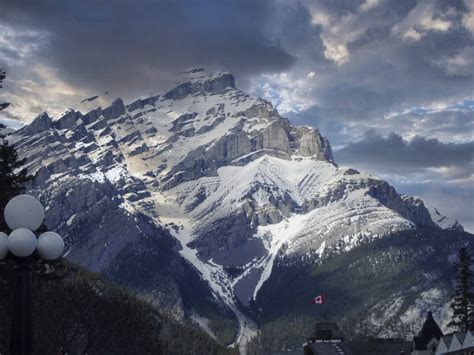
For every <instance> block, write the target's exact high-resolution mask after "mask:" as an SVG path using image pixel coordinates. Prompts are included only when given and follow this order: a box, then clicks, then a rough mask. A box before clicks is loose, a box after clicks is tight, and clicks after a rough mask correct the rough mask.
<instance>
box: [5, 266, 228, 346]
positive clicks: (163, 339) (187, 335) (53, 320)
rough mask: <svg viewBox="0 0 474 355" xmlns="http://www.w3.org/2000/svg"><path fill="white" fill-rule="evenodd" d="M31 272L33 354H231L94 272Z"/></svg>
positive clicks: (8, 293)
mask: <svg viewBox="0 0 474 355" xmlns="http://www.w3.org/2000/svg"><path fill="white" fill-rule="evenodd" d="M11 266H12V265H11V263H8V262H2V263H1V264H0V353H2V354H8V345H9V329H10V319H11V299H12V296H13V294H12V290H13V287H12V282H13V279H12V269H11ZM53 269H54V270H55V271H53V272H48V273H45V270H49V271H51V268H47V269H44V268H37V270H36V272H35V273H34V275H33V291H32V293H33V329H34V346H33V350H34V351H33V353H34V354H41V355H44V354H58V353H64V352H67V353H70V354H84V353H87V354H231V353H232V351H230V350H226V349H225V348H223V347H222V346H221V345H219V344H218V343H217V342H216V341H215V340H214V339H212V338H211V337H209V336H208V335H207V334H205V333H204V332H203V331H202V330H200V329H199V328H198V327H197V326H195V325H192V324H191V323H188V324H187V325H183V324H180V323H178V322H177V321H175V320H172V319H170V318H169V317H167V316H165V315H162V314H160V313H159V312H157V311H156V309H155V308H154V307H152V306H151V305H150V304H149V303H148V302H147V301H144V300H142V299H139V298H136V297H134V296H133V295H131V294H130V293H128V292H127V291H126V290H124V289H121V288H119V287H117V286H114V285H113V284H110V283H109V282H107V281H105V280H104V279H103V278H100V277H99V276H97V275H96V274H93V273H90V272H87V271H85V270H84V269H82V268H80V267H78V266H76V265H73V264H70V263H62V264H56V265H55V266H54V267H53Z"/></svg>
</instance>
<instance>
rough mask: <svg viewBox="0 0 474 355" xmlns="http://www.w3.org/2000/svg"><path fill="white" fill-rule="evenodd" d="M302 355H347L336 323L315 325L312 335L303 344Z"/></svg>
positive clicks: (347, 352)
mask: <svg viewBox="0 0 474 355" xmlns="http://www.w3.org/2000/svg"><path fill="white" fill-rule="evenodd" d="M303 350H304V355H349V354H350V353H349V351H348V350H347V347H346V346H345V344H344V335H343V334H342V332H341V330H340V329H339V327H338V326H337V324H336V323H316V324H315V326H314V333H313V335H312V336H310V337H309V338H308V342H306V343H305V344H303Z"/></svg>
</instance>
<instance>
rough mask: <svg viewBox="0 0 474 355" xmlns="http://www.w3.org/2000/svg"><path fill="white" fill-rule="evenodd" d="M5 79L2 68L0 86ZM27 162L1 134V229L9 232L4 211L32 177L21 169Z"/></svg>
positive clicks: (0, 105)
mask: <svg viewBox="0 0 474 355" xmlns="http://www.w3.org/2000/svg"><path fill="white" fill-rule="evenodd" d="M3 79H5V71H3V69H0V88H1V87H2V85H1V84H2V81H3ZM7 106H8V103H2V104H0V111H1V110H3V109H4V108H6V107H7ZM25 163H26V160H25V159H19V158H18V153H17V152H16V150H15V148H13V147H12V146H11V145H10V144H9V143H8V141H7V140H6V139H5V137H1V136H0V231H2V232H7V231H8V227H7V225H6V223H5V220H4V217H3V211H4V209H5V206H6V204H7V203H8V201H9V200H10V199H11V198H13V197H15V196H16V195H18V194H21V193H22V192H24V190H25V184H26V182H27V181H29V180H30V179H31V177H29V176H28V173H27V170H26V169H25V168H24V169H21V167H22V166H24V165H25Z"/></svg>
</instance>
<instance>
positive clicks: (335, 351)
mask: <svg viewBox="0 0 474 355" xmlns="http://www.w3.org/2000/svg"><path fill="white" fill-rule="evenodd" d="M305 348H306V353H307V354H313V355H346V354H349V352H348V350H347V349H346V348H345V345H344V344H343V343H330V342H328V343H325V342H321V343H308V344H306V345H305ZM308 350H310V351H308Z"/></svg>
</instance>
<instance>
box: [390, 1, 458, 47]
mask: <svg viewBox="0 0 474 355" xmlns="http://www.w3.org/2000/svg"><path fill="white" fill-rule="evenodd" d="M448 16H449V14H447V13H446V14H445V16H441V15H438V14H435V8H434V2H432V1H426V0H425V1H421V2H419V3H418V4H417V5H416V6H415V8H413V10H411V11H410V13H409V14H408V16H407V17H405V18H404V19H403V20H402V21H400V22H399V23H397V24H395V26H393V27H392V34H393V35H396V36H400V37H401V38H403V39H404V40H408V41H419V40H420V39H421V38H422V37H424V36H425V35H426V34H427V33H428V32H429V31H438V32H446V31H448V30H449V29H450V28H451V26H452V23H451V21H450V20H449V19H448Z"/></svg>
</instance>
